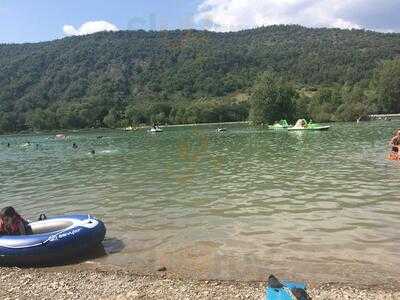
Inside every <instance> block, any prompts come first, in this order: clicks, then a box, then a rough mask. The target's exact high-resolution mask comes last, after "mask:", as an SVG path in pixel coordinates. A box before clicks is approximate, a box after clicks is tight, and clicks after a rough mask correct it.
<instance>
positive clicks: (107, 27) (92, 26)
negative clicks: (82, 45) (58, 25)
mask: <svg viewBox="0 0 400 300" xmlns="http://www.w3.org/2000/svg"><path fill="white" fill-rule="evenodd" d="M118 30H119V29H118V27H117V26H115V25H114V24H112V23H109V22H107V21H89V22H86V23H84V24H82V25H81V26H80V27H79V28H75V27H74V26H72V25H64V27H63V31H64V34H65V35H67V36H72V35H85V34H92V33H95V32H99V31H118Z"/></svg>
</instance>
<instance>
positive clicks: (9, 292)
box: [0, 265, 400, 300]
mask: <svg viewBox="0 0 400 300" xmlns="http://www.w3.org/2000/svg"><path fill="white" fill-rule="evenodd" d="M0 282H1V283H0V298H1V299H264V297H265V282H239V281H214V280H210V281H207V280H202V281H200V280H190V279H182V278H178V277H176V276H174V275H173V274H170V273H168V271H163V272H157V273H156V274H153V275H138V274H135V273H133V272H132V271H126V270H123V269H117V268H115V269H105V268H101V267H98V266H95V265H93V266H91V267H89V268H87V267H85V268H82V267H81V266H79V265H78V266H71V267H62V268H59V267H58V268H40V269H19V268H0ZM399 286H400V283H399V282H397V283H393V284H387V285H385V286H358V287H352V286H342V285H340V284H339V283H329V284H315V283H311V284H310V285H309V294H310V296H311V297H312V299H363V300H369V299H371V300H379V299H400V292H399V291H400V289H399Z"/></svg>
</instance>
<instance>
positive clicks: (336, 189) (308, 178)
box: [0, 122, 400, 283]
mask: <svg viewBox="0 0 400 300" xmlns="http://www.w3.org/2000/svg"><path fill="white" fill-rule="evenodd" d="M396 127H400V123H399V122H375V123H374V122H371V123H362V124H358V125H357V124H334V125H333V127H332V128H331V130H330V131H328V132H297V133H295V132H278V131H268V130H265V129H257V128H252V127H248V126H246V125H232V126H229V127H228V131H227V132H225V133H223V134H217V133H216V132H215V127H212V126H200V127H181V128H167V129H166V130H165V131H164V132H163V133H160V134H150V133H147V132H145V131H137V132H121V131H90V132H68V133H67V135H68V139H67V140H65V141H59V140H55V139H54V134H46V135H45V134H43V135H41V134H38V135H12V136H0V190H1V193H0V200H1V204H2V206H5V205H13V206H16V207H17V208H18V210H19V211H21V213H22V214H24V215H25V216H27V217H29V218H32V219H35V218H36V217H37V216H38V215H39V214H40V213H43V212H46V213H47V214H48V215H56V214H63V213H65V212H68V213H78V212H90V213H92V214H94V215H96V216H97V217H99V218H102V219H103V220H104V221H105V222H106V224H107V227H108V234H107V236H108V240H107V241H106V242H105V246H106V248H107V249H108V250H109V251H111V252H112V251H113V250H118V251H117V253H114V254H111V255H109V256H106V257H104V258H101V259H99V260H98V261H96V263H99V264H104V265H118V266H125V267H127V268H132V269H134V270H136V271H139V272H148V271H153V270H154V269H155V268H157V267H158V266H167V268H168V270H169V271H172V272H176V273H178V274H182V275H188V276H192V277H207V278H221V279H249V280H251V279H262V278H265V275H266V274H267V273H269V272H275V273H276V274H278V275H281V276H286V277H295V278H296V279H310V278H313V279H314V280H322V281H328V280H342V281H347V280H349V281H353V280H357V281H361V282H366V283H370V282H372V281H375V280H379V279H382V278H384V279H385V280H388V279H390V278H394V279H396V278H399V275H400V271H399V267H398V266H399V264H400V258H399V251H400V193H399V188H400V164H399V163H398V162H391V161H388V160H386V159H385V156H386V155H387V149H388V147H387V141H388V139H389V138H390V136H391V134H392V132H393V131H394V129H395V128H396ZM99 135H102V136H104V137H103V138H101V139H98V138H97V136H99ZM27 141H30V142H31V144H30V145H28V144H26V142H27ZM7 142H9V143H10V144H11V147H10V148H8V147H7V146H6V144H7ZM73 142H75V143H77V144H78V145H79V147H80V148H79V150H77V151H75V150H73V149H72V143H73ZM36 144H38V146H36ZM91 149H95V151H96V154H95V155H91V154H89V151H90V150H91ZM118 240H119V242H118ZM121 243H122V244H123V245H124V246H123V247H121ZM117 244H118V246H116V245H117ZM117 248H118V249H117Z"/></svg>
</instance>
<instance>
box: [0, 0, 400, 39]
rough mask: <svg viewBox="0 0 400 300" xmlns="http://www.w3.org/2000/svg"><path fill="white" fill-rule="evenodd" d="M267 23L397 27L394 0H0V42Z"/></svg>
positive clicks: (399, 3)
mask: <svg viewBox="0 0 400 300" xmlns="http://www.w3.org/2000/svg"><path fill="white" fill-rule="evenodd" d="M272 24H301V25H304V26H309V27H338V28H364V29H371V30H377V31H382V32H400V0H113V1H110V0H68V1H67V0H35V1H33V0H0V42H6V43H12V42H17V43H20V42H37V41H46V40H52V39H56V38H62V37H64V36H69V35H79V34H90V33H93V32H97V31H102V30H109V31H113V30H114V31H115V30H125V29H145V30H149V29H153V30H159V29H174V28H180V29H186V28H197V29H208V30H215V31H236V30H240V29H247V28H254V27H259V26H263V25H272Z"/></svg>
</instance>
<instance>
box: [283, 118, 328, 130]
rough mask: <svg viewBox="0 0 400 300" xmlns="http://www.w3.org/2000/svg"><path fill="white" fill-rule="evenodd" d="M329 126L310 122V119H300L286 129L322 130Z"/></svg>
mask: <svg viewBox="0 0 400 300" xmlns="http://www.w3.org/2000/svg"><path fill="white" fill-rule="evenodd" d="M329 128H331V127H330V126H323V125H319V124H315V123H312V122H311V121H310V122H309V123H307V122H306V120H304V119H300V120H298V121H297V122H296V125H294V126H293V127H290V128H288V130H290V131H302V130H312V131H324V130H328V129H329Z"/></svg>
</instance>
